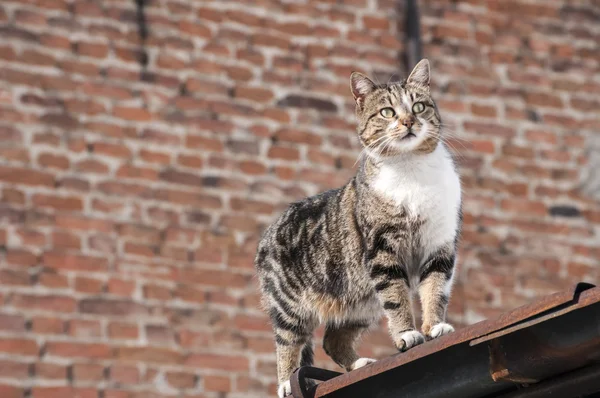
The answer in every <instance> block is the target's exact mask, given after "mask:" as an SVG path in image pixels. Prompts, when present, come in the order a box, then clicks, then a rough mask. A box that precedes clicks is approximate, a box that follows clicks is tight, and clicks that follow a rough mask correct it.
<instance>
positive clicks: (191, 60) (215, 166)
mask: <svg viewBox="0 0 600 398" xmlns="http://www.w3.org/2000/svg"><path fill="white" fill-rule="evenodd" d="M419 6H420V12H421V32H422V40H423V44H424V48H423V51H424V55H425V56H427V57H428V58H429V59H430V60H431V62H432V71H433V75H432V81H433V92H434V97H435V98H436V99H437V102H438V104H439V107H440V108H441V111H442V116H443V117H444V120H445V122H446V124H447V126H448V134H449V135H448V138H449V141H450V144H451V145H452V147H453V148H454V149H455V153H456V154H457V161H458V163H459V164H460V167H461V172H462V175H463V183H464V196H465V200H464V213H465V215H464V232H463V242H462V248H461V256H460V260H459V262H460V266H459V268H460V270H459V274H458V278H457V284H456V288H455V289H454V295H453V298H452V301H451V306H450V319H451V321H453V322H454V323H456V324H457V325H465V324H470V323H473V322H476V321H479V320H482V319H485V318H488V317H493V316H495V315H497V314H498V313H500V312H501V311H503V310H506V309H510V308H513V307H515V306H519V305H522V304H524V303H526V302H528V301H530V300H532V299H533V298H535V297H537V296H541V295H545V294H548V293H551V292H554V291H557V290H561V289H565V288H567V287H568V286H570V285H571V284H572V283H574V282H576V281H580V280H586V281H590V282H594V281H596V282H597V281H598V279H599V276H600V264H599V262H598V258H599V254H600V248H599V244H600V206H599V205H598V201H597V199H594V196H596V195H598V186H599V184H598V182H599V181H600V180H598V177H596V174H598V172H597V167H599V166H600V161H598V160H597V158H598V156H597V153H598V152H597V151H598V149H596V154H595V153H594V148H597V147H600V143H599V141H600V140H598V139H597V138H595V135H597V134H598V131H599V130H600V116H599V115H600V114H599V113H598V108H599V107H600V100H599V94H600V53H599V48H600V47H599V45H598V43H599V42H600V4H599V3H598V2H597V1H593V0H590V1H584V0H572V1H559V0H518V1H517V0H495V1H485V0H464V1H458V0H454V1H452V0H427V1H420V2H419ZM404 9H405V2H404V1H396V0H245V1H226V0H215V1H202V0H200V1H198V0H196V1H189V0H151V1H141V0H140V1H137V2H136V1H133V0H132V1H126V0H102V1H100V0H98V1H88V0H2V2H0V192H1V205H0V244H1V248H0V303H2V306H1V307H0V396H2V397H3V398H17V397H22V396H23V397H32V398H54V397H71V396H72V397H80V398H92V397H93V398H142V397H143V398H152V397H169V396H176V397H197V398H215V397H242V396H243V397H264V396H266V395H267V392H268V393H269V394H273V392H274V389H275V362H274V361H275V358H274V355H273V342H272V337H271V332H270V327H269V324H268V321H267V319H266V317H265V316H264V315H263V313H262V312H261V311H260V310H259V309H258V306H259V297H258V294H257V290H256V280H255V278H254V276H253V264H252V263H253V256H254V250H255V245H256V242H257V239H258V238H259V234H260V232H261V230H262V229H263V228H264V227H265V226H266V225H267V224H268V223H269V222H270V221H272V220H273V219H274V217H275V216H276V215H277V214H278V213H279V212H280V211H281V210H282V209H283V208H284V207H285V206H286V204H287V203H289V202H291V201H293V200H296V199H299V198H302V197H304V196H306V195H312V194H315V193H317V192H319V191H322V190H325V189H327V188H332V187H335V186H339V185H341V184H343V183H345V181H346V180H347V179H348V177H349V176H350V175H352V173H353V166H354V163H355V160H356V156H357V154H358V144H357V139H356V137H355V124H354V123H355V122H354V113H353V100H352V97H351V94H350V90H349V84H348V81H349V75H350V72H351V71H353V70H358V71H362V72H364V73H367V74H369V75H371V76H374V77H375V78H377V79H379V81H382V82H385V81H388V80H389V79H397V78H398V77H405V76H406V66H405V62H404V59H405V55H406V54H405V34H404V31H405V25H404V16H405V13H404ZM594 165H596V167H594ZM317 340H318V338H317ZM360 352H361V353H363V354H364V355H368V356H375V357H382V356H384V355H389V354H391V353H393V352H394V350H393V349H392V344H391V342H390V340H389V339H388V337H387V335H386V332H385V329H381V330H376V331H374V332H373V333H371V335H370V336H369V337H368V338H367V339H366V340H365V342H364V344H363V345H362V347H361V350H360ZM317 359H318V363H317V364H318V365H319V366H326V367H329V368H332V369H336V367H335V366H334V365H333V363H332V362H331V361H330V360H329V359H327V358H326V357H325V355H324V354H323V351H322V350H321V349H320V348H319V350H318V352H317Z"/></svg>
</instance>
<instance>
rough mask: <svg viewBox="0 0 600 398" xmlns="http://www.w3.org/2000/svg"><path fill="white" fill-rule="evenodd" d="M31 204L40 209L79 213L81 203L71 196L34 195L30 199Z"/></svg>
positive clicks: (78, 199) (81, 206)
mask: <svg viewBox="0 0 600 398" xmlns="http://www.w3.org/2000/svg"><path fill="white" fill-rule="evenodd" d="M32 201H33V204H34V205H35V206H38V207H41V208H44V207H46V208H51V209H55V210H59V211H81V210H83V201H82V200H81V199H80V198H78V197H73V196H56V195H44V194H35V195H33V197H32Z"/></svg>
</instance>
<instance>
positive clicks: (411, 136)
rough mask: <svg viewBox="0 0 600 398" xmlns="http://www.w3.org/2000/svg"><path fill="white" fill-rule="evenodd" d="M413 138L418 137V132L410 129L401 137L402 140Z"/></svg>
mask: <svg viewBox="0 0 600 398" xmlns="http://www.w3.org/2000/svg"><path fill="white" fill-rule="evenodd" d="M413 138H417V136H416V134H415V133H413V132H412V130H409V131H408V132H407V133H406V134H405V135H404V137H402V138H400V141H407V140H412V139H413Z"/></svg>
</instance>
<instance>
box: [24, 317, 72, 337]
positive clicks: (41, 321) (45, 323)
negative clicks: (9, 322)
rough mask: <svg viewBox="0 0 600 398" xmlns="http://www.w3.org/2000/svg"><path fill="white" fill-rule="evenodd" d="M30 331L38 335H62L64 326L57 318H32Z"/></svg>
mask: <svg viewBox="0 0 600 398" xmlns="http://www.w3.org/2000/svg"><path fill="white" fill-rule="evenodd" d="M31 330H32V331H33V332H35V333H40V334H63V333H64V332H65V324H64V322H63V321H62V319H58V318H43V317H34V318H33V319H32V321H31Z"/></svg>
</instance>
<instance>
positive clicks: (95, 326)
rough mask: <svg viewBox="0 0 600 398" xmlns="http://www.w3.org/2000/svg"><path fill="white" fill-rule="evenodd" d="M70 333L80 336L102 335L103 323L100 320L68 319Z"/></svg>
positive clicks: (92, 336)
mask: <svg viewBox="0 0 600 398" xmlns="http://www.w3.org/2000/svg"><path fill="white" fill-rule="evenodd" d="M68 330H69V335H71V336H73V337H79V338H94V337H101V336H102V325H101V324H100V322H99V321H93V320H83V319H73V320H70V321H68Z"/></svg>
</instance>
